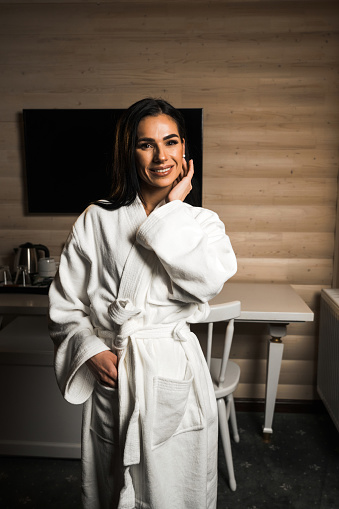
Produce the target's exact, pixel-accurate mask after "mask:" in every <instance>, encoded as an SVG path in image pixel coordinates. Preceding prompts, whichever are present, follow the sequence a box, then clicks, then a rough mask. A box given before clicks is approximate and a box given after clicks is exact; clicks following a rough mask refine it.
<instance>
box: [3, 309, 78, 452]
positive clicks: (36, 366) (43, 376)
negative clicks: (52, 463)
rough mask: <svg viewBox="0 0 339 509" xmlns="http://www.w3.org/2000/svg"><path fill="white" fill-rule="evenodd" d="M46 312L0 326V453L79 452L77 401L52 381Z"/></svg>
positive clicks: (51, 346)
mask: <svg viewBox="0 0 339 509" xmlns="http://www.w3.org/2000/svg"><path fill="white" fill-rule="evenodd" d="M53 348H54V347H53V343H52V340H51V339H50V337H49V335H48V330H47V317H46V316H20V317H18V318H16V319H15V320H13V321H12V322H11V323H10V324H9V325H7V327H5V328H4V329H2V330H1V331H0V408H1V411H0V454H7V455H20V456H45V457H46V456H47V457H55V458H80V436H81V413H82V405H71V404H69V403H67V402H66V401H65V400H64V399H63V397H62V396H61V393H60V391H59V388H58V386H57V382H56V378H55V374H54V367H53Z"/></svg>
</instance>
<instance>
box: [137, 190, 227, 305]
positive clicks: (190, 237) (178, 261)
mask: <svg viewBox="0 0 339 509" xmlns="http://www.w3.org/2000/svg"><path fill="white" fill-rule="evenodd" d="M137 242H139V243H140V244H141V245H142V246H143V247H145V248H146V249H150V250H153V251H154V252H155V254H156V255H157V257H158V258H159V260H160V262H161V264H162V265H163V267H164V269H165V270H166V272H167V273H168V275H169V277H170V279H171V282H172V293H171V295H170V298H171V299H173V300H178V301H181V302H187V303H188V302H198V303H204V302H208V301H209V300H211V299H212V298H213V297H215V295H217V294H218V293H219V292H220V291H221V289H222V287H223V285H224V283H225V282H226V281H227V280H228V279H229V278H230V277H232V276H233V275H234V274H235V273H236V271H237V262H236V258H235V254H234V252H233V249H232V246H231V243H230V240H229V238H228V236H227V235H226V233H225V227H224V224H223V223H222V222H221V221H220V219H219V217H218V215H217V214H216V213H215V212H212V211H211V210H207V209H203V208H200V209H197V208H194V207H191V206H189V205H187V204H186V203H183V202H181V201H179V200H175V201H173V202H169V203H167V204H165V205H163V206H162V207H159V208H158V209H156V210H154V211H153V212H152V214H150V215H149V217H148V218H147V220H146V221H145V222H144V223H143V224H142V225H141V227H140V228H139V230H138V233H137Z"/></svg>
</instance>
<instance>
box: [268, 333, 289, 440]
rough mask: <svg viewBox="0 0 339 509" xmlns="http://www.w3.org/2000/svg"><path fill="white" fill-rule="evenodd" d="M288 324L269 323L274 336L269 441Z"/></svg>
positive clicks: (270, 364)
mask: <svg viewBox="0 0 339 509" xmlns="http://www.w3.org/2000/svg"><path fill="white" fill-rule="evenodd" d="M286 326H287V324H269V325H268V327H269V333H270V335H271V336H272V338H271V340H270V341H269V343H268V356H267V374H266V396H265V420H264V426H263V434H264V440H266V441H269V440H270V438H271V435H272V433H273V429H272V422H273V414H274V407H275V400H276V397H277V390H278V382H279V375H280V368H281V361H282V356H283V350H284V344H283V342H282V340H281V338H282V337H284V336H286V328H287V327H286Z"/></svg>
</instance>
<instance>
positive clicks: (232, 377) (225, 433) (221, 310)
mask: <svg viewBox="0 0 339 509" xmlns="http://www.w3.org/2000/svg"><path fill="white" fill-rule="evenodd" d="M240 310H241V303H240V302H239V301H233V302H227V303H226V304H220V305H218V306H213V307H212V308H211V311H210V314H209V316H208V317H207V318H206V319H205V320H204V321H203V322H202V323H208V333H207V353H206V361H207V365H208V368H209V370H210V373H211V377H212V381H213V386H214V392H215V397H216V399H217V405H218V417H219V430H220V435H221V440H222V444H223V448H224V453H225V458H226V465H227V470H228V477H229V485H230V488H231V490H232V491H235V490H236V487H237V484H236V481H235V477H234V469H233V459H232V449H231V441H230V433H229V428H228V420H229V419H230V421H231V427H232V432H233V438H234V440H235V442H239V434H238V427H237V420H236V415H235V407H234V400H233V392H234V391H235V389H236V388H237V386H238V382H239V378H240V368H239V366H238V364H236V363H235V362H233V361H230V360H229V354H230V349H231V344H232V340H233V331H234V318H236V317H237V316H239V315H240ZM224 321H225V322H228V323H227V326H226V333H225V339H224V349H223V355H222V358H221V359H217V358H212V357H211V354H212V340H213V324H214V323H215V322H224ZM224 398H225V399H226V404H225V399H224Z"/></svg>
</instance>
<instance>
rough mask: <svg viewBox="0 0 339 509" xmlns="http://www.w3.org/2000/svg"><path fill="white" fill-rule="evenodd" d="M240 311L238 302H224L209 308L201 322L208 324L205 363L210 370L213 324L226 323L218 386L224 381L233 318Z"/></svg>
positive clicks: (232, 330)
mask: <svg viewBox="0 0 339 509" xmlns="http://www.w3.org/2000/svg"><path fill="white" fill-rule="evenodd" d="M240 311H241V303H240V301H238V300H235V301H232V302H226V303H225V304H219V305H217V306H213V307H211V310H210V313H209V315H208V317H207V318H206V319H205V320H202V322H201V323H208V329H207V352H206V361H207V365H208V369H210V367H211V355H212V342H213V324H214V323H215V322H228V324H227V327H226V332H225V339H224V348H223V355H222V360H221V367H220V374H219V380H218V382H219V384H222V383H223V382H224V380H225V372H226V367H227V362H228V358H229V355H230V350H231V345H232V340H233V332H234V318H237V317H238V316H239V315H240Z"/></svg>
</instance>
